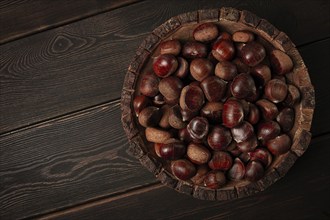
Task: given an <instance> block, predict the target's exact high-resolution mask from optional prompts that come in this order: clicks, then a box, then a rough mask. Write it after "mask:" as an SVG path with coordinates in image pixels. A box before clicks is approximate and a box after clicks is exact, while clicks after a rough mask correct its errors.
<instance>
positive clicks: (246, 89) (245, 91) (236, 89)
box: [230, 73, 257, 99]
mask: <svg viewBox="0 0 330 220" xmlns="http://www.w3.org/2000/svg"><path fill="white" fill-rule="evenodd" d="M256 90H257V89H256V85H255V83H254V80H253V78H252V76H251V75H250V74H248V73H241V74H238V75H237V76H236V77H235V78H234V79H233V82H232V83H231V85H230V91H231V93H232V94H233V96H234V97H235V98H238V99H245V98H247V97H251V96H253V95H255V94H256V92H257V91H256Z"/></svg>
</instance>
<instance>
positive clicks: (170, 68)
mask: <svg viewBox="0 0 330 220" xmlns="http://www.w3.org/2000/svg"><path fill="white" fill-rule="evenodd" d="M177 68H178V60H177V59H176V57H175V56H174V55H172V54H161V55H159V56H158V57H157V58H156V60H155V62H154V63H153V70H154V72H155V73H156V75H157V76H159V77H161V78H165V77H168V76H169V75H171V74H172V73H174V72H175V70H176V69H177Z"/></svg>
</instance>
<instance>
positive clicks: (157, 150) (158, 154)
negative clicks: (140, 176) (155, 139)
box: [154, 143, 164, 157]
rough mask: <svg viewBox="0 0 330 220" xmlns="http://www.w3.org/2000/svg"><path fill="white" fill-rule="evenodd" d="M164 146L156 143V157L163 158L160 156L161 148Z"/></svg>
mask: <svg viewBox="0 0 330 220" xmlns="http://www.w3.org/2000/svg"><path fill="white" fill-rule="evenodd" d="M163 145H164V144H160V143H154V151H155V153H156V155H157V156H158V157H162V156H161V155H160V148H161V147H162V146H163Z"/></svg>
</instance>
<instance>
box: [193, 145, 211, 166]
mask: <svg viewBox="0 0 330 220" xmlns="http://www.w3.org/2000/svg"><path fill="white" fill-rule="evenodd" d="M187 157H188V159H189V160H190V161H191V162H193V163H194V164H198V165H201V164H205V163H207V162H208V161H209V160H210V158H211V153H210V151H209V150H208V149H207V148H206V147H205V146H203V145H201V144H195V143H191V144H189V145H188V148H187Z"/></svg>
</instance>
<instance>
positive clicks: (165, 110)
mask: <svg viewBox="0 0 330 220" xmlns="http://www.w3.org/2000/svg"><path fill="white" fill-rule="evenodd" d="M170 109H171V107H170V106H169V105H164V106H163V107H162V108H161V109H160V110H161V112H162V117H161V118H160V121H159V126H160V127H161V128H170V127H171V125H170V123H169V121H168V118H169V116H170Z"/></svg>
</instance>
